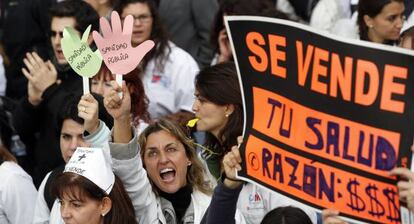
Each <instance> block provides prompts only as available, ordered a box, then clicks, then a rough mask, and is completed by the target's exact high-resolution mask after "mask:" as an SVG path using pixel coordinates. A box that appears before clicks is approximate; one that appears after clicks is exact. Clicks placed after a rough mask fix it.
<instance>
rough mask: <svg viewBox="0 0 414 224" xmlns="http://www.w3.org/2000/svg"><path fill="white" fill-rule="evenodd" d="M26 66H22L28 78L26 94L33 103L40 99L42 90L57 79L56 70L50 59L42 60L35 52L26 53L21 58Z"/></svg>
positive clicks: (38, 101)
mask: <svg viewBox="0 0 414 224" xmlns="http://www.w3.org/2000/svg"><path fill="white" fill-rule="evenodd" d="M23 62H24V64H25V65H26V68H27V69H26V68H22V72H23V75H24V76H26V78H27V79H28V80H29V84H28V95H29V101H30V103H31V104H33V105H38V104H40V102H41V101H42V99H41V97H42V94H43V92H44V91H45V90H46V89H47V88H48V87H49V86H51V85H52V84H54V83H55V82H56V81H57V71H56V68H55V66H54V65H53V64H52V63H51V62H50V61H47V62H45V61H43V59H42V58H40V56H39V55H38V54H37V53H36V52H32V53H27V54H26V58H25V59H23Z"/></svg>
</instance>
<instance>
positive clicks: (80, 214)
mask: <svg viewBox="0 0 414 224" xmlns="http://www.w3.org/2000/svg"><path fill="white" fill-rule="evenodd" d="M16 2H17V3H16V5H12V4H7V5H6V7H3V6H2V7H0V10H1V13H0V15H2V16H0V24H1V28H2V29H1V32H0V36H1V38H2V48H0V137H1V138H0V177H1V178H2V181H1V182H0V224H3V223H4V224H8V223H10V224H25V223H34V224H41V223H52V224H55V223H78V224H87V223H88V224H101V223H113V224H115V223H116V224H119V223H164V224H165V223H168V224H173V223H186V224H192V223H195V224H198V223H263V224H267V223H286V224H287V223H314V224H316V223H326V224H335V223H347V222H346V221H345V220H344V219H342V218H341V217H340V213H339V212H338V211H336V210H334V209H331V208H328V209H325V210H323V211H322V212H319V211H317V210H315V209H313V208H311V207H309V206H307V205H304V204H302V203H298V202H297V201H295V200H293V199H291V198H289V197H287V196H285V195H282V194H280V193H277V192H274V191H270V190H268V189H267V188H264V187H261V186H259V185H257V184H254V183H250V182H249V183H246V182H244V181H241V180H240V179H238V178H237V177H236V175H235V174H236V172H235V171H236V170H241V163H242V158H241V156H240V152H239V147H238V146H239V145H240V144H241V143H242V137H241V135H242V133H243V121H244V114H243V102H242V90H241V87H240V85H239V80H238V76H237V70H236V67H235V64H234V63H233V56H232V50H231V46H230V42H229V38H228V35H227V33H226V29H225V26H224V19H223V18H224V17H225V16H231V15H254V16H266V17H272V18H278V19H283V20H291V21H295V22H298V23H303V24H307V25H309V26H312V27H314V28H315V29H318V30H320V31H322V32H321V33H322V34H323V33H324V32H326V33H328V32H330V33H332V34H336V35H340V36H343V37H344V38H354V39H360V40H363V41H369V42H373V43H376V44H384V45H389V46H391V47H393V48H397V49H402V48H406V49H408V50H413V49H414V4H413V1H411V0H408V1H405V0H359V1H355V0H303V1H296V0H276V1H275V0H257V1H256V0H255V1H251V0H200V1H195V0H60V1H59V0H57V1H56V0H49V1H44V0H17V1H16ZM112 11H117V12H118V13H119V15H120V19H121V21H124V20H125V18H126V17H127V16H128V15H132V17H133V28H132V35H131V45H132V46H133V47H136V46H139V45H140V44H142V43H143V42H145V41H146V40H152V41H154V42H155V47H154V48H153V49H152V50H151V51H150V52H149V53H148V54H147V55H145V57H144V58H143V59H142V61H141V62H140V63H139V65H138V66H137V67H136V68H134V69H133V70H132V71H131V72H129V73H128V74H125V75H124V76H123V83H122V85H119V84H118V83H117V82H116V81H115V76H114V74H112V73H111V71H110V69H109V68H108V67H107V66H106V65H105V64H104V63H102V65H101V68H100V70H99V72H98V73H97V74H96V75H95V76H94V77H92V78H91V79H90V80H89V81H90V86H91V93H88V94H83V92H82V78H81V77H80V76H78V75H77V74H76V73H75V71H74V70H73V69H72V68H71V67H70V66H69V64H68V62H67V60H66V58H65V56H64V54H63V50H62V45H61V40H62V38H63V31H64V29H65V27H71V28H73V29H74V30H75V31H76V32H77V33H78V34H79V35H81V34H82V33H83V31H84V30H86V28H87V27H88V26H89V25H92V30H96V31H100V28H99V18H100V17H106V18H108V19H109V18H110V15H111V12H112ZM5 12H6V13H5ZM16 14H18V15H22V16H23V18H25V19H26V20H27V21H26V20H22V19H21V18H18V17H19V16H16ZM3 15H5V16H3ZM30 16H32V17H30ZM29 17H30V18H29ZM12 24H14V25H13V26H15V27H13V26H11V25H12ZM16 27H18V28H19V29H20V30H19V31H20V32H16V33H14V34H15V35H16V37H14V36H12V34H11V32H13V31H14V30H16ZM88 44H89V45H90V47H91V49H96V45H95V43H94V42H93V38H92V35H90V37H89V38H88ZM16 46H18V47H16ZM120 93H122V94H120ZM194 119H195V120H194ZM190 120H191V121H193V124H192V125H187V123H188V121H190ZM194 123H195V124H194ZM413 150H414V149H413ZM390 175H394V176H399V177H400V178H401V180H400V181H399V182H398V189H399V194H400V197H401V200H402V201H404V202H406V203H407V207H408V208H409V209H410V210H412V211H414V173H413V172H412V171H410V170H409V169H407V168H401V167H397V168H395V169H393V170H392V171H391V172H390ZM252 195H260V198H261V199H262V200H261V201H260V202H259V204H252V203H251V202H250V201H251V200H250V197H251V196H252Z"/></svg>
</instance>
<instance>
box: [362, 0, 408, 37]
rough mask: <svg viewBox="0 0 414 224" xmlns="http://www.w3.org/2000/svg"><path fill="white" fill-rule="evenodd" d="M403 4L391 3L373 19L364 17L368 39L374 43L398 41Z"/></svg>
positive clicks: (402, 19)
mask: <svg viewBox="0 0 414 224" xmlns="http://www.w3.org/2000/svg"><path fill="white" fill-rule="evenodd" d="M404 9H405V7H404V3H403V2H396V1H391V2H390V3H389V4H387V5H385V6H384V7H383V8H382V10H381V12H380V13H379V14H378V15H376V16H375V17H369V16H368V15H365V16H364V20H365V24H366V25H367V27H368V37H369V39H370V40H371V41H373V42H376V43H384V42H385V41H387V40H392V41H395V40H398V39H399V38H400V32H401V28H402V26H403V23H404Z"/></svg>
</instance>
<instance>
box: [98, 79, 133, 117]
mask: <svg viewBox="0 0 414 224" xmlns="http://www.w3.org/2000/svg"><path fill="white" fill-rule="evenodd" d="M111 86H112V90H111V91H110V92H109V93H108V94H107V95H106V96H105V98H104V105H105V108H106V111H108V113H109V114H110V115H111V116H112V117H113V118H114V121H120V120H122V121H125V120H128V121H130V119H131V96H130V94H129V90H128V87H127V86H126V85H125V82H123V85H122V88H121V87H120V86H118V84H117V83H116V82H115V81H111ZM119 92H123V95H124V97H122V99H121V98H120V97H119V95H118V93H119Z"/></svg>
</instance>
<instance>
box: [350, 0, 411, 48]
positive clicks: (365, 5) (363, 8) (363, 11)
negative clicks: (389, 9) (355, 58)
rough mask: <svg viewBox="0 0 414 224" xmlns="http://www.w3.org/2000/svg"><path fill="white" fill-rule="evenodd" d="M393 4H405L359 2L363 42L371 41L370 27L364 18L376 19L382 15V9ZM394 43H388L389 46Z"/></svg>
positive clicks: (376, 0)
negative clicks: (369, 36) (369, 35)
mask: <svg viewBox="0 0 414 224" xmlns="http://www.w3.org/2000/svg"><path fill="white" fill-rule="evenodd" d="M391 2H402V3H403V2H404V1H403V0H359V2H358V20H357V23H358V28H359V37H360V39H361V40H366V41H371V40H370V39H369V38H368V30H369V28H368V26H367V24H365V20H364V16H365V15H367V16H369V17H371V18H374V17H375V16H377V15H378V14H380V13H381V11H382V9H383V8H384V7H385V6H386V5H388V4H390V3H391ZM393 43H394V41H387V44H393Z"/></svg>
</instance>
